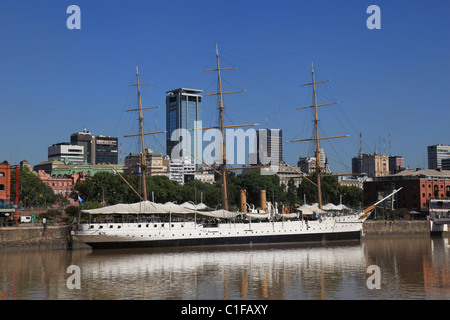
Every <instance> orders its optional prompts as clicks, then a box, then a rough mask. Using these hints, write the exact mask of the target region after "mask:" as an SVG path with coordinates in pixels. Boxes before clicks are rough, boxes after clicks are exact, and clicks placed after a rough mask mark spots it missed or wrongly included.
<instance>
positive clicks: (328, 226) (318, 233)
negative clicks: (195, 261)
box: [72, 220, 362, 249]
mask: <svg viewBox="0 0 450 320" xmlns="http://www.w3.org/2000/svg"><path fill="white" fill-rule="evenodd" d="M163 225H164V224H163V223H158V224H155V226H156V227H155V229H153V230H151V229H152V227H153V224H145V223H143V224H129V225H128V224H123V225H120V224H114V225H108V224H104V225H92V224H91V225H85V229H84V230H79V231H74V232H73V233H72V234H73V236H74V237H76V238H78V239H79V240H81V241H82V242H84V243H85V244H87V245H88V246H90V247H92V248H94V249H114V248H148V247H178V246H180V247H181V246H227V245H253V244H255V245H256V244H279V243H300V242H328V241H344V240H359V239H360V238H361V232H362V222H355V221H354V220H353V221H351V222H350V221H348V222H343V223H335V222H333V223H320V222H318V221H314V222H310V223H309V225H306V224H305V223H301V222H298V221H297V222H291V221H289V222H285V223H267V222H266V223H264V222H263V223H253V224H252V225H253V227H251V226H250V225H249V224H238V225H237V226H235V225H229V226H228V225H222V226H221V227H218V228H203V227H194V224H182V223H175V224H172V225H173V226H174V227H173V228H171V229H169V228H167V224H165V227H162V226H163ZM145 226H149V227H145ZM119 227H120V229H119Z"/></svg>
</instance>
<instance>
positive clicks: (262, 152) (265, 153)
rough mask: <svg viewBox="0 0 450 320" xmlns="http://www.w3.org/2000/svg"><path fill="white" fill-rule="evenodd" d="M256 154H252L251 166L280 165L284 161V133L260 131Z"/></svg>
mask: <svg viewBox="0 0 450 320" xmlns="http://www.w3.org/2000/svg"><path fill="white" fill-rule="evenodd" d="M254 150H255V152H256V153H253V152H250V155H249V163H250V164H251V165H263V164H264V165H266V164H267V165H270V164H271V165H275V166H278V165H280V163H281V161H283V131H282V130H280V129H258V130H257V131H256V136H255V149H254Z"/></svg>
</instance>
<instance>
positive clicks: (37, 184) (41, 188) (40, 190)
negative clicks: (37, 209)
mask: <svg viewBox="0 0 450 320" xmlns="http://www.w3.org/2000/svg"><path fill="white" fill-rule="evenodd" d="M16 170H17V169H14V170H13V172H12V177H11V199H15V197H16V194H15V193H16ZM55 201H56V195H55V193H54V192H53V190H52V188H50V187H49V186H48V185H46V184H45V183H44V182H42V180H41V179H39V177H38V176H37V175H36V174H35V173H34V172H33V171H31V170H30V168H28V167H20V168H19V203H22V204H23V205H24V206H25V205H26V206H27V207H30V206H49V205H52V204H54V203H55Z"/></svg>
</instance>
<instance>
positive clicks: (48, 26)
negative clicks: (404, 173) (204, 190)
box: [0, 0, 450, 173]
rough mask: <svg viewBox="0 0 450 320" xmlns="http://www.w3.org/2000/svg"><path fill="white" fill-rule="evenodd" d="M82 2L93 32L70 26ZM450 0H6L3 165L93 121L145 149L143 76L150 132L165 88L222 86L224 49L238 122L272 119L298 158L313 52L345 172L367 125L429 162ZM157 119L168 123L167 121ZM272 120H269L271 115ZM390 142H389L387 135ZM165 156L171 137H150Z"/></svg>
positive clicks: (367, 144) (41, 153)
mask: <svg viewBox="0 0 450 320" xmlns="http://www.w3.org/2000/svg"><path fill="white" fill-rule="evenodd" d="M72 4H75V5H78V6H79V7H80V9H81V30H69V29H67V27H66V20H67V18H68V17H69V14H67V13H66V9H67V7H68V6H69V5H72ZM373 4H374V5H378V6H379V7H380V9H381V29H379V30H369V29H368V28H367V27H366V20H367V18H368V17H369V14H367V13H366V9H367V7H368V6H370V5H373ZM449 14H450V2H449V1H446V0H432V1H427V2H425V1H400V0H396V1H392V0H391V1H379V0H371V1H364V0H349V1H332V0H318V1H293V0H290V1H284V0H278V1H264V0H263V1H261V0H260V1H252V0H240V1H235V0H228V1H216V0H209V1H199V0H190V1H137V0H134V1H114V0H108V1H99V0H96V1H92V0H91V1H84V0H71V1H61V0H58V1H56V0H54V1H23V0H18V1H11V0H10V1H3V2H2V4H1V5H0V36H1V50H0V88H1V89H0V92H1V94H0V123H1V125H0V161H3V160H8V161H9V162H10V163H13V164H15V163H18V162H19V161H21V160H23V159H26V160H28V161H30V163H31V164H32V165H36V164H38V163H39V162H42V161H46V160H47V148H48V146H51V145H52V144H54V143H58V142H65V141H69V140H70V135H71V134H72V133H74V132H78V131H82V130H83V129H84V128H86V129H88V130H90V131H91V132H92V134H104V135H110V136H117V137H119V142H120V143H121V158H124V156H125V155H126V154H127V153H129V152H135V151H137V147H136V142H133V141H129V140H127V139H125V138H122V136H123V135H126V134H130V133H134V131H135V128H134V126H135V125H136V123H137V121H136V119H137V117H136V116H135V115H132V114H130V113H125V112H124V111H125V110H126V109H128V108H130V107H134V106H135V105H136V91H135V89H133V88H128V87H126V85H127V84H131V83H134V82H135V67H136V65H139V71H140V75H141V80H142V81H143V82H152V83H153V85H151V86H148V87H146V88H145V89H143V91H142V98H143V104H144V106H161V108H160V109H157V111H156V112H155V111H154V110H151V111H148V112H147V113H146V115H145V117H146V118H145V121H146V127H147V130H148V131H153V130H154V129H155V127H156V128H157V129H158V131H159V130H164V129H165V96H166V94H165V92H166V91H169V90H172V89H175V88H179V87H187V88H196V89H202V90H205V92H206V93H212V92H215V91H216V89H217V84H216V75H215V74H213V73H206V72H201V70H204V69H211V68H214V67H215V60H214V59H215V56H214V55H215V46H216V43H217V44H218V46H219V51H220V57H221V66H222V67H238V69H237V70H230V71H224V72H223V86H224V90H226V91H230V90H240V89H244V90H246V91H245V92H244V93H239V94H233V95H227V96H226V97H225V108H226V115H227V116H226V118H225V120H226V122H227V123H228V124H240V123H259V124H261V126H260V127H265V125H266V121H267V125H268V127H271V128H279V127H280V128H281V129H283V138H284V146H283V147H284V159H285V160H286V161H287V162H288V163H290V164H295V163H296V161H297V159H298V157H299V156H308V155H310V154H309V152H310V151H311V150H312V147H311V145H310V144H309V143H287V142H286V141H287V140H292V139H302V138H310V137H311V135H312V122H311V119H312V115H311V113H310V111H307V110H303V111H300V110H295V108H296V107H300V106H307V105H310V103H311V101H312V94H311V89H310V88H305V87H303V88H300V87H298V85H299V84H302V83H307V82H310V80H311V79H310V77H311V62H314V66H315V70H316V79H317V80H318V81H320V80H331V82H329V83H326V84H322V85H319V86H318V100H319V101H318V102H319V103H327V102H332V101H338V102H339V104H337V105H335V106H329V107H323V108H321V109H320V118H321V121H320V125H321V133H320V134H321V135H342V134H350V135H351V137H349V138H345V139H339V140H334V141H333V142H328V141H327V142H323V147H324V148H325V153H326V155H327V157H328V158H329V161H330V165H331V168H332V169H333V171H334V172H340V173H342V172H349V171H350V170H351V162H350V161H351V157H352V156H355V155H356V154H357V153H358V150H359V133H360V132H362V134H363V149H364V151H365V152H373V151H374V150H375V149H376V150H377V151H378V152H380V151H381V152H382V151H383V150H385V152H386V153H387V154H389V133H390V136H391V139H390V141H391V154H392V155H401V156H403V157H404V158H405V163H406V165H408V166H410V167H413V168H415V167H424V166H425V167H426V166H427V155H426V147H427V146H428V145H433V144H438V143H440V144H450V131H449V127H450V126H449V123H450V120H449V119H450V111H449V110H450V109H449V101H450V93H449V90H448V88H449V85H450V72H449V71H450V55H449V54H450V31H449V27H448V17H449ZM216 107H217V100H216V98H205V99H204V103H203V110H204V111H203V112H204V122H206V123H207V124H214V123H213V122H214V120H215V119H216V112H217V111H216ZM155 116H156V123H155ZM266 119H267V120H266ZM383 141H384V142H383ZM147 146H148V147H151V148H153V149H156V150H157V151H159V152H164V149H163V148H165V137H164V136H163V135H160V136H159V137H158V138H157V142H156V147H155V140H154V137H151V138H147Z"/></svg>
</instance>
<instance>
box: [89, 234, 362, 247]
mask: <svg viewBox="0 0 450 320" xmlns="http://www.w3.org/2000/svg"><path fill="white" fill-rule="evenodd" d="M360 238H361V233H360V232H359V231H353V232H344V233H322V234H320V233H317V234H297V235H281V236H278V235H277V236H264V237H256V236H246V237H230V238H207V239H198V238H197V239H173V240H152V241H116V242H86V244H87V245H88V246H90V247H92V248H93V249H121V248H123V249H125V248H152V247H182V246H183V247H184V246H192V247H198V246H227V245H253V244H279V243H301V242H320V241H322V242H324V241H344V240H359V239H360Z"/></svg>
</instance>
